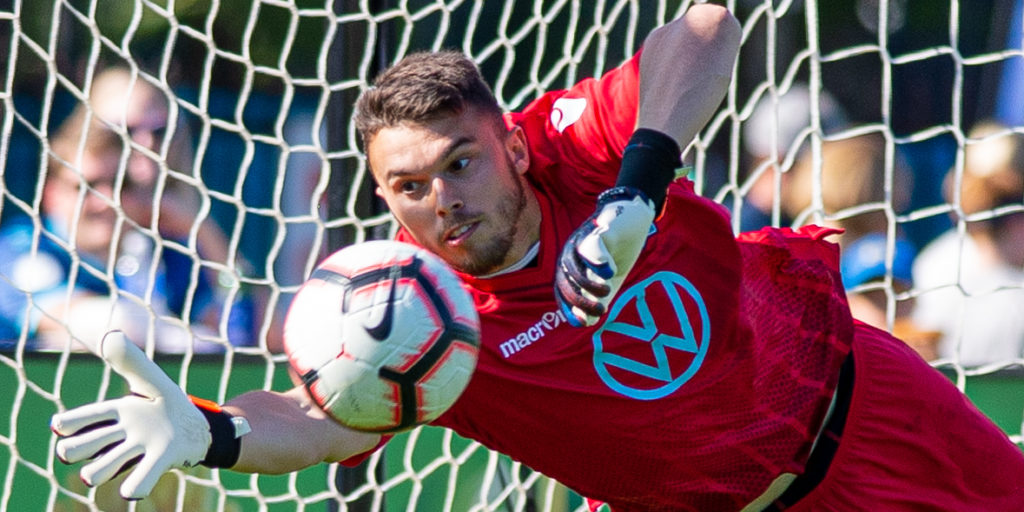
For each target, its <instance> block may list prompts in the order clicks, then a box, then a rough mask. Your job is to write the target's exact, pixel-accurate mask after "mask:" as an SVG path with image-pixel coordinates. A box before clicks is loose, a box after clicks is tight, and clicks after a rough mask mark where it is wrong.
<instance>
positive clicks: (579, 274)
mask: <svg viewBox="0 0 1024 512" xmlns="http://www.w3.org/2000/svg"><path fill="white" fill-rule="evenodd" d="M654 214H655V210H654V203H653V202H651V200H650V199H647V197H646V196H645V195H644V194H643V193H642V192H640V191H639V190H636V189H633V188H629V187H615V188H612V189H608V190H606V191H605V192H603V193H602V194H601V195H600V196H599V197H598V200H597V211H596V212H595V213H594V214H593V215H591V216H590V218H589V219H587V220H586V222H584V223H583V225H582V226H580V227H579V228H577V229H576V231H574V232H573V234H572V235H571V236H570V237H569V241H568V242H567V243H566V244H565V248H564V249H563V250H562V255H561V257H560V258H559V263H558V269H557V270H556V273H555V296H556V298H557V299H558V303H559V306H560V307H561V309H562V311H563V312H564V313H565V315H566V317H567V318H568V320H569V322H570V323H571V324H573V325H575V326H577V327H579V326H582V325H593V324H594V323H596V322H597V319H598V318H599V317H600V316H601V315H603V314H604V313H605V310H606V309H607V307H608V303H609V302H611V299H612V298H613V297H614V296H615V294H616V293H617V292H618V290H619V287H620V286H621V285H622V281H623V279H625V277H626V275H627V274H629V271H630V269H632V268H633V264H634V263H636V260H637V258H638V257H639V256H640V251H641V250H642V249H643V247H644V242H646V241H647V236H648V234H649V233H650V231H651V228H652V227H653V224H652V223H653V221H654Z"/></svg>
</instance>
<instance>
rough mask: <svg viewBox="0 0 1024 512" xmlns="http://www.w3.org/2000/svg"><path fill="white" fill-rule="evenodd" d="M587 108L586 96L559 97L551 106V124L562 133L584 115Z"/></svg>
mask: <svg viewBox="0 0 1024 512" xmlns="http://www.w3.org/2000/svg"><path fill="white" fill-rule="evenodd" d="M586 109H587V99H586V98H558V99H557V100H555V104H554V105H552V106H551V124H552V125H553V126H554V127H555V129H556V130H558V133H562V132H564V131H565V129H566V128H568V127H570V126H572V124H573V123H575V122H576V121H579V120H580V118H581V117H583V111H584V110H586Z"/></svg>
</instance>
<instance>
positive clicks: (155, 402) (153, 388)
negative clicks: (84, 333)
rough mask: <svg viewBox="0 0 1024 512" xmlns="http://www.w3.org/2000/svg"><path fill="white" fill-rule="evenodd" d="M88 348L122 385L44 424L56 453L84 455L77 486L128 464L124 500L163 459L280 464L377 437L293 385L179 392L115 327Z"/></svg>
mask: <svg viewBox="0 0 1024 512" xmlns="http://www.w3.org/2000/svg"><path fill="white" fill-rule="evenodd" d="M94 351H95V352H96V353H97V355H99V356H100V357H102V358H103V360H104V361H105V362H106V363H107V365H109V366H110V368H111V369H112V370H113V371H115V372H116V373H117V374H119V375H121V376H122V377H124V378H125V380H127V381H128V385H129V389H130V390H131V393H130V394H128V395H126V396H124V397H121V398H116V399H112V400H105V401H101V402H96V403H92V404H87V405H83V406H80V407H77V408H74V409H70V410H67V411H64V412H61V413H58V414H55V415H54V416H53V418H52V419H51V420H50V428H51V429H52V430H53V432H54V433H56V434H57V435H58V436H60V439H58V440H57V445H56V448H55V449H56V453H57V456H58V457H59V458H60V460H61V461H63V462H65V463H75V462H82V461H88V462H86V463H85V464H84V465H83V466H82V468H81V470H80V471H79V475H80V476H81V477H82V481H83V482H85V483H86V485H89V486H96V485H100V484H102V483H104V482H107V481H109V480H110V479H112V478H113V477H115V476H116V475H117V474H118V473H120V472H122V471H129V475H128V477H126V478H125V480H124V482H123V483H122V484H121V489H120V491H121V496H123V497H124V498H126V499H139V498H143V497H145V496H147V495H148V494H149V492H150V491H151V490H152V489H153V486H154V485H156V482H157V480H158V479H159V478H160V476H161V475H163V474H164V473H166V472H167V471H169V470H171V469H173V468H190V467H193V466H195V465H197V464H204V465H207V466H211V467H229V468H232V469H235V470H237V471H247V472H261V473H268V474H277V473H285V472H288V471H294V470H298V469H303V468H305V467H308V466H312V465H314V464H317V463H319V462H324V461H326V462H333V461H341V460H345V459H347V458H349V457H351V456H353V455H358V454H360V453H363V452H365V451H367V450H370V449H372V448H373V447H374V446H375V445H376V444H377V443H378V442H379V441H380V436H379V435H376V434H366V433H361V432H356V431H353V430H348V429H346V428H344V427H342V426H341V425H340V424H338V423H335V422H334V420H332V419H330V418H329V417H327V416H326V415H325V414H323V412H321V411H320V410H319V409H318V408H317V407H316V406H314V405H312V404H311V403H310V401H309V400H308V398H307V397H306V392H305V390H304V389H303V388H302V387H298V388H295V389H292V390H291V391H287V392H285V393H273V392H269V391H256V392H250V393H246V394H243V395H241V396H239V397H237V398H235V399H234V400H232V401H231V402H229V404H228V405H225V406H224V407H219V406H217V405H216V404H214V403H211V402H206V401H205V400H197V399H193V398H190V397H188V396H187V395H186V394H185V392H184V391H182V390H181V388H179V387H178V385H177V384H176V383H175V382H174V381H172V380H171V379H170V378H169V377H168V376H167V375H166V374H165V373H164V372H163V370H161V369H160V367H158V366H157V365H156V364H155V363H154V362H153V361H151V360H150V359H148V358H147V357H146V355H145V354H144V353H143V352H142V350H140V349H139V348H138V347H136V346H135V345H134V344H133V343H132V342H131V341H129V340H128V338H127V337H125V336H124V334H123V333H121V332H120V331H113V332H110V333H107V335H106V336H104V337H103V338H102V339H101V340H100V342H99V343H98V345H97V346H96V347H95V348H94ZM242 418H245V420H246V422H243V421H241V419H242ZM246 426H248V427H249V428H248V429H247V428H246ZM247 430H248V432H247Z"/></svg>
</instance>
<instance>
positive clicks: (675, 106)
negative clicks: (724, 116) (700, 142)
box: [637, 4, 741, 148]
mask: <svg viewBox="0 0 1024 512" xmlns="http://www.w3.org/2000/svg"><path fill="white" fill-rule="evenodd" d="M740 36H741V29H740V26H739V23H738V22H737V21H736V19H735V18H734V17H733V16H732V14H731V13H729V11H728V10H726V9H725V8H723V7H720V6H717V5H711V4H699V5H694V6H693V7H691V8H690V9H689V10H688V11H687V12H686V14H685V15H683V16H682V17H680V18H678V19H676V20H674V21H672V22H670V23H668V24H666V25H664V26H662V27H659V28H658V29H656V30H654V31H653V32H651V34H650V35H648V37H647V39H646V40H645V41H644V49H643V53H642V54H641V55H640V105H639V111H638V117H637V128H650V129H653V130H657V131H660V132H662V133H665V134H666V135H669V136H670V137H672V138H674V139H675V140H676V142H678V143H679V145H680V147H683V148H685V147H686V146H687V145H688V144H689V143H690V141H692V140H693V138H694V137H695V136H696V135H697V133H698V132H699V131H700V130H701V129H702V128H703V127H704V125H706V124H707V123H708V121H710V120H711V116H713V115H714V113H715V111H716V110H717V108H718V106H719V104H720V103H721V101H722V98H724V97H725V94H726V92H727V91H728V88H729V82H730V80H731V77H732V71H733V65H734V63H735V60H736V54H737V53H738V51H739V43H740Z"/></svg>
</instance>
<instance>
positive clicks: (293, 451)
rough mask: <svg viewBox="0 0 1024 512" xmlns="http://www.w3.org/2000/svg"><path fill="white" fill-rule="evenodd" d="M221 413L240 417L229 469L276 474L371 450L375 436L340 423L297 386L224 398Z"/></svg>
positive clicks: (339, 459) (341, 459)
mask: <svg viewBox="0 0 1024 512" xmlns="http://www.w3.org/2000/svg"><path fill="white" fill-rule="evenodd" d="M223 409H224V412H227V413H228V414H230V415H232V416H240V417H243V418H246V419H247V420H248V422H249V425H250V427H251V428H252V432H250V433H249V434H246V435H244V436H242V438H241V440H242V446H241V452H240V453H239V456H238V462H237V463H235V465H234V466H232V467H231V469H232V470H235V471H241V472H246V473H265V474H279V473H287V472H290V471H295V470H299V469H303V468H306V467H309V466H312V465H314V464H317V463H320V462H339V461H343V460H345V459H347V458H349V457H352V456H355V455H358V454H360V453H363V452H366V451H369V450H371V449H373V448H374V447H375V446H376V445H377V443H379V442H380V435H377V434H369V433H365V432H359V431H355V430H351V429H348V428H345V427H344V426H342V425H341V424H339V423H338V422H336V421H334V420H332V419H331V418H330V417H328V416H327V415H326V414H324V412H323V411H322V410H321V409H320V408H319V407H317V406H316V404H314V403H313V402H312V401H310V399H309V396H308V395H307V393H306V391H305V389H303V388H302V387H301V386H300V387H296V388H294V389H292V390H290V391H286V392H284V393H275V392H271V391H252V392H249V393H245V394H242V395H239V396H238V397H236V398H233V399H231V400H229V401H228V402H227V403H226V404H224V406H223Z"/></svg>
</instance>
